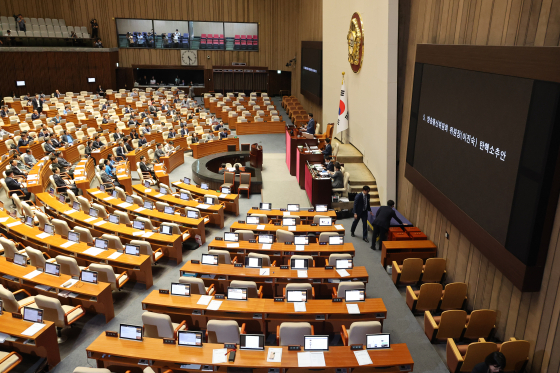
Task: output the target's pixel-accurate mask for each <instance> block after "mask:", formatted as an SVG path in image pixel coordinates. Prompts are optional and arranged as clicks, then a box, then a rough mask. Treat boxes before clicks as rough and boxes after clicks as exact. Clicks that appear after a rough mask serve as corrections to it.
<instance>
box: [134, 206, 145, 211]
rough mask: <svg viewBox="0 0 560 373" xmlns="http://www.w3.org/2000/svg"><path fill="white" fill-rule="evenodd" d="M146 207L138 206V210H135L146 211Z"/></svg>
mask: <svg viewBox="0 0 560 373" xmlns="http://www.w3.org/2000/svg"><path fill="white" fill-rule="evenodd" d="M145 209H146V208H145V207H138V208H137V209H136V210H134V212H141V211H144V210H145Z"/></svg>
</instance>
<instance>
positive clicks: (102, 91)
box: [97, 85, 105, 97]
mask: <svg viewBox="0 0 560 373" xmlns="http://www.w3.org/2000/svg"><path fill="white" fill-rule="evenodd" d="M97 94H98V95H99V96H101V97H103V96H105V91H104V90H103V88H101V85H99V87H97Z"/></svg>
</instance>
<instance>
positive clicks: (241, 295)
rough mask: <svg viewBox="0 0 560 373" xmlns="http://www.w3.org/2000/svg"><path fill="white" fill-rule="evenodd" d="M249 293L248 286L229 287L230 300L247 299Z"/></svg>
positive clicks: (228, 297) (228, 295)
mask: <svg viewBox="0 0 560 373" xmlns="http://www.w3.org/2000/svg"><path fill="white" fill-rule="evenodd" d="M248 294H249V291H248V290H247V288H232V287H228V288H227V299H229V300H247V297H248Z"/></svg>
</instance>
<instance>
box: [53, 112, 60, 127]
mask: <svg viewBox="0 0 560 373" xmlns="http://www.w3.org/2000/svg"><path fill="white" fill-rule="evenodd" d="M52 121H53V122H54V123H55V125H56V124H60V122H62V118H60V114H58V113H56V115H55V116H54V118H53V119H52Z"/></svg>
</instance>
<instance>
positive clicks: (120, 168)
mask: <svg viewBox="0 0 560 373" xmlns="http://www.w3.org/2000/svg"><path fill="white" fill-rule="evenodd" d="M115 169H116V174H117V180H118V181H119V183H120V184H121V185H122V186H123V189H124V191H125V192H126V193H128V194H132V176H131V175H130V163H129V162H128V161H126V162H120V163H118V164H117V165H116V167H115Z"/></svg>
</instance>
